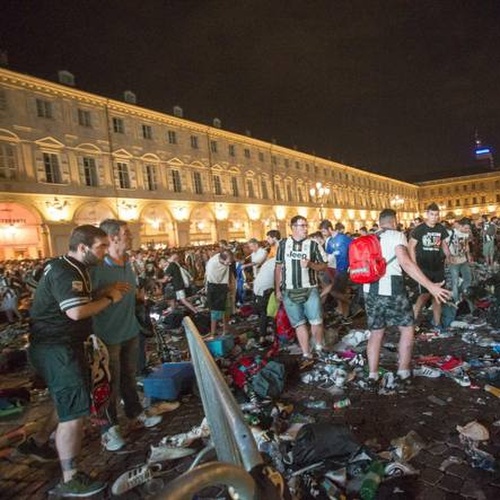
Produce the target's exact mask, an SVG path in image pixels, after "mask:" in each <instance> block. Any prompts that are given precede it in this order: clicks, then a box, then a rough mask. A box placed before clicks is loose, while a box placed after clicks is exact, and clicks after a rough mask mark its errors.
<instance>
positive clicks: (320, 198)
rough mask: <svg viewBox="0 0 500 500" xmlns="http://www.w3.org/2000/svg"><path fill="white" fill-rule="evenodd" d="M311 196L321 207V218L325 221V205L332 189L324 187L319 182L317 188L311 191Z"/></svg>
mask: <svg viewBox="0 0 500 500" xmlns="http://www.w3.org/2000/svg"><path fill="white" fill-rule="evenodd" d="M309 194H310V195H311V198H312V199H313V201H314V203H316V205H319V218H320V219H321V220H323V205H324V204H325V202H326V200H327V199H328V196H329V195H330V188H329V187H324V186H323V184H321V182H317V183H316V186H314V187H312V188H311V189H310V190H309Z"/></svg>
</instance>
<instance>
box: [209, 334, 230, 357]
mask: <svg viewBox="0 0 500 500" xmlns="http://www.w3.org/2000/svg"><path fill="white" fill-rule="evenodd" d="M205 343H206V344H207V347H208V350H209V351H210V352H211V353H212V356H225V355H226V354H227V353H228V352H229V351H230V350H231V349H232V348H233V347H234V338H233V337H232V336H231V335H223V336H221V337H217V338H215V339H212V340H205Z"/></svg>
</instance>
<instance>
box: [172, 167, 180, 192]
mask: <svg viewBox="0 0 500 500" xmlns="http://www.w3.org/2000/svg"><path fill="white" fill-rule="evenodd" d="M172 184H173V186H174V193H180V192H182V183H181V174H180V173H179V171H178V170H172Z"/></svg>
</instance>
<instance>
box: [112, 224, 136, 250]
mask: <svg viewBox="0 0 500 500" xmlns="http://www.w3.org/2000/svg"><path fill="white" fill-rule="evenodd" d="M113 243H114V244H115V245H116V246H117V248H118V250H119V252H120V253H123V252H126V251H127V250H130V249H131V248H132V233H131V232H130V229H129V228H128V226H120V232H119V233H118V234H117V235H116V236H113Z"/></svg>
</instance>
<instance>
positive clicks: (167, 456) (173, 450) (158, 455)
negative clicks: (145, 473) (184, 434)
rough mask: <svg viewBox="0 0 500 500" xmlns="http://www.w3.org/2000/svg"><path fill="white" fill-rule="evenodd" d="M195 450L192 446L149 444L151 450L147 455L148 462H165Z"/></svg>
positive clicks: (186, 455)
mask: <svg viewBox="0 0 500 500" xmlns="http://www.w3.org/2000/svg"><path fill="white" fill-rule="evenodd" d="M194 452H195V450H193V449H192V448H177V447H175V446H169V445H166V444H160V445H159V446H153V445H151V451H150V454H149V457H148V463H150V464H152V463H158V462H166V461H167V460H175V459H177V458H184V457H188V456H189V455H192V454H193V453H194Z"/></svg>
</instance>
